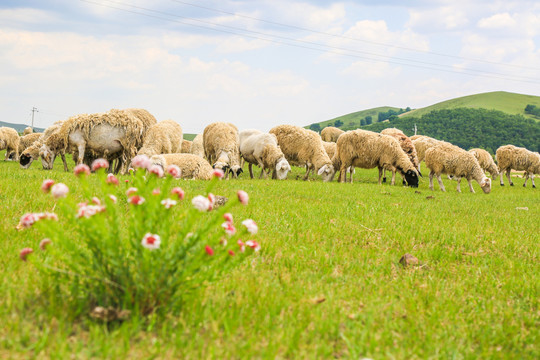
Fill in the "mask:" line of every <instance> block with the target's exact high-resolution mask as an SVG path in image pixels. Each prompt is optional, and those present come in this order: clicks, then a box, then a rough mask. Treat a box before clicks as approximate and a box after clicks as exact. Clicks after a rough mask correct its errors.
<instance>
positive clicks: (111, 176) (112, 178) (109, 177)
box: [107, 174, 118, 185]
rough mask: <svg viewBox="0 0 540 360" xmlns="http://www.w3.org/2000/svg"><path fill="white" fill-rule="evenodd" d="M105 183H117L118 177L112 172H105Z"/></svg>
mask: <svg viewBox="0 0 540 360" xmlns="http://www.w3.org/2000/svg"><path fill="white" fill-rule="evenodd" d="M107 184H111V185H118V178H117V177H116V176H114V174H107Z"/></svg>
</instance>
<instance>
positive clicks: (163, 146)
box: [137, 120, 183, 157]
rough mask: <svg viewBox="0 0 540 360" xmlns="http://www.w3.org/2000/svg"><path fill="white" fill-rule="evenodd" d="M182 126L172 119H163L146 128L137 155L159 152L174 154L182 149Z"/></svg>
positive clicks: (156, 153)
mask: <svg viewBox="0 0 540 360" xmlns="http://www.w3.org/2000/svg"><path fill="white" fill-rule="evenodd" d="M182 136H183V134H182V127H181V126H180V125H179V124H178V123H177V122H176V121H173V120H163V121H161V122H159V123H157V124H154V125H152V126H150V128H148V130H147V131H146V135H145V137H144V142H143V146H142V147H141V148H140V149H139V151H138V152H137V155H146V156H148V157H150V156H152V155H159V154H174V153H179V152H181V151H182V140H183V137H182Z"/></svg>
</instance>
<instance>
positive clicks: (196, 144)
mask: <svg viewBox="0 0 540 360" xmlns="http://www.w3.org/2000/svg"><path fill="white" fill-rule="evenodd" d="M191 153H192V154H193V155H197V156H200V157H202V158H206V155H205V154H204V145H203V136H202V134H197V135H196V136H195V138H194V139H193V142H192V143H191Z"/></svg>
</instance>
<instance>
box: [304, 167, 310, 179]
mask: <svg viewBox="0 0 540 360" xmlns="http://www.w3.org/2000/svg"><path fill="white" fill-rule="evenodd" d="M306 170H307V171H306V175H304V180H307V179H308V177H309V172H310V171H311V165H307V164H306Z"/></svg>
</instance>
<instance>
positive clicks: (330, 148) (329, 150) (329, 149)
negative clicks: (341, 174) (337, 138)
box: [323, 140, 355, 182]
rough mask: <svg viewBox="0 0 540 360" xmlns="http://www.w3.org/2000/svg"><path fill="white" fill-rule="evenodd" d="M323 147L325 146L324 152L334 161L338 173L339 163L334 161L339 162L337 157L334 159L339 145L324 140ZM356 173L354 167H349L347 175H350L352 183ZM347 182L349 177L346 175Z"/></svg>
mask: <svg viewBox="0 0 540 360" xmlns="http://www.w3.org/2000/svg"><path fill="white" fill-rule="evenodd" d="M323 146H324V151H326V154H327V155H328V157H329V158H330V160H332V165H333V166H334V169H336V171H337V169H339V162H336V163H334V160H336V161H337V160H338V159H337V158H336V157H334V155H335V154H336V150H337V143H335V142H330V141H324V140H323ZM354 173H355V171H354V167H352V166H349V167H348V168H347V174H349V176H350V179H349V181H350V182H353V174H354ZM346 181H347V176H346V175H345V182H346Z"/></svg>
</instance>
